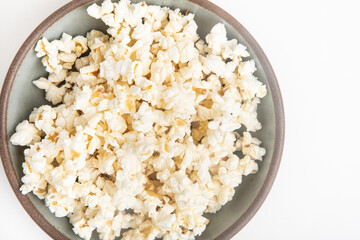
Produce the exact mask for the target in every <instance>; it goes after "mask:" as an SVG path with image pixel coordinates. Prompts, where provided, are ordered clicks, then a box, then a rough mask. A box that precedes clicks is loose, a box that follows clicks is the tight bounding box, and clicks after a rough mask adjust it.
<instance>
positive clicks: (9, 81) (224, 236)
mask: <svg viewBox="0 0 360 240" xmlns="http://www.w3.org/2000/svg"><path fill="white" fill-rule="evenodd" d="M92 1H93V0H77V1H71V2H69V3H68V4H66V5H64V6H63V7H61V8H59V9H58V10H57V11H55V12H54V13H53V14H51V15H50V16H49V17H47V18H46V19H45V20H44V21H43V22H42V23H40V25H39V26H38V27H37V28H36V29H35V30H34V31H33V32H32V33H31V34H30V35H29V37H28V38H27V39H26V40H25V42H24V43H23V44H22V46H21V47H20V49H19V50H18V52H17V53H16V55H15V57H14V59H13V61H12V63H11V65H10V67H9V70H8V72H7V74H6V76H5V79H4V83H3V86H2V90H1V96H0V156H1V160H2V163H3V167H4V170H5V174H6V176H7V178H8V180H9V183H10V185H11V188H12V189H13V191H14V193H15V195H16V197H17V198H18V200H19V201H20V203H21V205H22V206H23V207H24V209H25V210H26V212H27V213H28V214H29V215H30V217H31V218H32V219H33V220H34V221H35V222H36V224H38V225H39V226H40V228H41V229H42V230H43V231H45V232H46V233H47V234H48V235H49V236H50V237H51V238H53V239H56V240H69V238H67V237H66V236H65V235H63V234H62V233H61V232H60V231H58V230H57V229H56V228H55V227H54V226H53V225H51V224H50V223H49V222H48V221H47V220H46V219H45V217H44V216H43V215H42V214H41V213H40V212H39V211H38V210H37V209H36V207H35V206H34V205H33V203H32V202H31V201H30V199H29V197H28V196H26V195H23V194H22V193H21V192H20V190H19V189H20V187H21V182H20V179H18V178H17V176H16V172H15V168H14V165H13V163H12V161H11V157H10V152H9V147H8V136H7V107H8V103H9V96H10V92H11V88H12V85H13V82H14V80H15V77H16V74H17V72H18V70H19V68H20V66H21V64H22V62H23V60H24V58H25V56H26V55H27V53H28V52H29V51H30V49H31V48H32V46H34V44H35V43H36V41H37V40H38V39H39V38H40V37H41V36H42V34H43V33H44V32H45V31H46V30H47V29H48V28H49V27H50V26H51V25H53V24H54V23H55V22H56V21H57V20H59V19H60V18H61V17H63V16H64V15H66V14H67V13H69V12H71V11H72V10H74V9H76V8H78V7H81V6H83V5H85V4H88V3H90V2H92ZM189 1H190V2H193V3H195V4H197V5H199V6H201V7H203V8H205V9H207V10H209V11H211V12H213V13H215V14H216V15H218V16H219V17H221V18H222V19H224V20H225V21H226V22H228V23H229V24H230V25H231V26H232V27H234V28H235V29H236V30H237V31H238V32H239V33H240V34H241V35H242V37H243V38H244V39H245V41H247V43H248V44H249V45H250V46H251V48H252V50H253V51H254V53H255V55H256V56H257V57H258V59H259V61H260V63H261V65H262V67H263V69H264V72H265V75H266V77H267V80H268V84H269V88H270V91H271V94H272V99H273V103H274V111H275V144H274V152H273V156H272V159H271V164H270V168H269V171H268V174H267V176H266V178H265V181H264V184H263V186H262V187H261V189H260V191H259V193H258V194H257V196H256V197H255V200H254V201H253V202H252V203H251V205H250V206H249V208H248V209H247V210H246V211H245V212H244V214H242V215H241V216H240V218H239V219H238V220H236V222H235V223H234V224H232V225H231V226H230V227H229V228H228V229H227V230H225V231H224V232H223V233H221V234H220V235H219V236H218V237H217V238H216V239H215V240H229V239H230V238H232V237H233V236H234V235H235V234H236V233H237V232H239V231H240V230H241V229H242V228H243V227H244V226H245V225H246V224H247V223H248V222H249V221H250V220H251V219H252V217H253V216H254V215H255V214H256V212H257V211H258V210H259V208H260V207H261V205H262V204H263V202H264V201H265V199H266V197H267V195H268V194H269V192H270V189H271V187H272V185H273V183H274V180H275V177H276V174H277V172H278V169H279V165H280V161H281V155H282V151H283V146H284V137H285V116H284V107H283V102H282V97H281V92H280V88H279V85H278V82H277V79H276V76H275V73H274V71H273V69H272V67H271V65H270V62H269V60H268V59H267V57H266V55H265V53H264V52H263V50H262V49H261V47H260V46H259V44H258V43H257V42H256V40H255V39H254V38H253V37H252V36H251V34H250V33H249V32H248V31H247V30H246V29H245V28H244V27H243V26H242V25H241V24H240V23H239V22H238V21H237V20H236V19H235V18H233V17H232V16H231V15H230V14H229V13H227V12H225V11H224V10H223V9H221V8H220V7H218V6H216V5H215V4H213V3H211V2H209V1H208V0H189Z"/></svg>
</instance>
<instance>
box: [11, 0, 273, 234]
mask: <svg viewBox="0 0 360 240" xmlns="http://www.w3.org/2000/svg"><path fill="white" fill-rule="evenodd" d="M100 2H101V1H98V3H100ZM134 2H138V1H134ZM146 2H147V3H148V4H156V5H161V6H169V7H170V8H172V9H175V8H180V9H181V10H182V11H184V12H185V11H186V10H189V11H190V12H192V13H195V14H196V17H195V20H196V22H197V24H198V26H199V28H198V33H199V34H200V36H201V38H202V39H204V37H205V35H206V34H207V33H209V31H210V29H211V28H212V27H213V26H214V25H215V24H216V23H219V22H221V23H224V24H225V26H226V29H227V34H228V38H229V39H232V38H236V39H238V41H239V42H241V43H242V44H244V45H246V46H247V47H248V51H249V52H250V54H251V57H250V58H252V59H255V61H256V66H257V69H258V70H257V72H256V74H255V75H256V76H257V77H258V78H259V80H260V81H262V82H263V83H264V84H266V85H267V87H268V90H269V91H268V94H267V96H266V97H265V98H263V99H262V101H261V104H260V105H259V109H258V117H259V120H260V122H261V123H262V125H263V128H262V130H261V131H258V132H257V133H256V134H255V136H256V137H258V138H259V139H260V140H261V141H262V146H263V147H265V148H266V150H267V153H266V156H265V158H264V160H263V161H262V162H259V172H258V173H257V174H255V175H250V176H247V177H244V178H243V183H242V184H241V185H240V186H239V187H237V188H236V193H235V196H234V198H233V200H232V201H230V202H229V203H227V204H226V205H225V206H224V207H223V208H222V209H221V210H220V211H219V212H217V213H216V214H206V217H208V218H209V219H210V223H209V225H208V226H207V228H206V230H205V232H204V233H203V234H202V236H200V237H198V238H197V239H215V238H216V237H217V236H219V235H220V234H221V233H222V232H224V231H225V230H227V229H228V228H229V227H230V226H231V225H232V224H234V223H235V221H236V220H237V219H239V218H240V217H241V216H242V215H243V213H244V212H245V211H246V210H247V209H248V208H249V206H250V204H251V203H252V202H253V201H254V199H255V197H256V196H257V194H258V193H259V191H260V189H261V187H262V186H263V184H264V181H265V178H266V175H267V173H268V171H269V167H270V164H271V160H272V156H273V150H274V144H275V113H274V102H273V98H272V93H271V89H270V87H269V85H268V80H267V77H266V75H265V72H264V69H263V66H262V65H261V63H260V61H259V59H258V58H257V56H256V55H255V54H254V51H253V49H252V48H251V46H250V45H249V43H248V42H246V41H245V40H244V38H243V37H242V35H241V34H240V33H239V32H237V31H236V30H235V29H234V28H233V27H232V26H231V25H230V24H229V23H228V22H226V21H225V20H223V19H222V18H221V17H219V16H218V15H216V14H215V13H213V12H211V11H209V10H207V9H205V8H203V7H201V6H199V5H197V4H195V3H193V2H190V1H187V0H181V1H179V0H178V1H173V0H149V1H146ZM89 5H90V4H87V5H84V6H82V7H79V8H77V9H75V10H73V11H71V12H70V13H68V14H66V15H65V16H63V17H62V18H61V19H60V20H58V21H57V22H56V23H54V24H53V25H52V26H51V27H50V28H48V29H47V30H46V31H45V32H44V33H43V36H46V37H47V38H48V39H49V40H52V39H57V38H59V37H60V36H61V34H62V33H63V32H66V33H68V34H71V35H73V36H75V35H85V34H86V33H87V32H88V31H90V30H92V29H98V30H101V31H103V32H106V26H105V25H104V24H103V23H102V21H100V20H95V19H93V18H91V17H90V16H88V15H87V13H86V8H87V7H88V6H89ZM42 76H43V77H46V76H47V73H46V72H45V70H44V67H43V66H42V64H41V62H40V59H38V58H37V57H36V56H35V51H34V47H32V49H31V50H30V51H29V52H28V53H27V55H26V57H25V59H24V61H23V63H22V64H21V66H20V69H19V71H18V73H17V75H16V78H15V81H14V84H13V86H12V89H11V93H10V99H9V105H8V115H7V136H8V139H9V138H10V136H11V135H12V134H13V133H14V131H15V127H16V125H17V124H18V123H19V122H21V121H22V120H24V119H27V118H28V116H29V114H30V113H31V111H32V109H33V108H34V107H39V106H40V105H43V104H49V103H48V102H47V101H46V100H45V98H44V93H43V91H42V90H39V89H37V88H36V87H35V86H34V85H33V84H32V81H33V80H35V79H37V78H39V77H42ZM240 131H242V129H240ZM9 150H10V155H11V160H12V162H13V164H14V166H15V170H16V174H17V177H18V178H21V177H22V176H23V173H22V167H21V164H22V162H23V161H24V156H23V150H24V148H22V147H15V146H13V145H11V144H10V143H9ZM28 195H29V198H30V200H31V202H32V203H33V205H34V206H35V207H36V208H37V209H38V211H39V212H40V213H41V214H42V215H43V216H44V217H45V218H46V219H47V220H48V221H49V222H50V223H51V224H52V225H53V226H54V227H55V228H56V229H58V230H59V231H60V232H61V233H62V234H64V235H65V236H67V237H68V238H70V239H80V238H79V237H77V236H76V235H75V234H74V233H73V231H72V229H71V224H70V223H69V222H68V218H56V217H55V216H54V214H52V213H50V211H49V210H48V208H47V207H46V206H45V204H44V202H43V201H41V200H39V199H38V198H37V197H35V196H34V195H33V194H28ZM92 239H93V240H94V239H98V236H97V234H93V237H92Z"/></svg>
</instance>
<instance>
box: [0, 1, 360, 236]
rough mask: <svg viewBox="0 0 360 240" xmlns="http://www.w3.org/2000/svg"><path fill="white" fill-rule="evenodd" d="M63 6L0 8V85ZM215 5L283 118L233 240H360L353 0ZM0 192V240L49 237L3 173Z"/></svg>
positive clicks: (359, 59)
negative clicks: (238, 26)
mask: <svg viewBox="0 0 360 240" xmlns="http://www.w3.org/2000/svg"><path fill="white" fill-rule="evenodd" d="M66 2H68V1H64V0H63V1H48V0H31V1H29V0H17V1H4V2H2V9H3V11H2V14H1V15H0V26H1V38H0V52H1V60H0V61H1V64H0V79H1V80H0V81H3V78H4V77H5V74H6V71H7V68H8V67H9V65H10V62H11V60H12V58H13V57H14V55H15V53H16V51H17V49H18V48H19V47H20V45H21V44H22V42H23V41H24V40H25V38H26V37H27V36H28V35H29V34H30V32H31V31H32V30H33V29H34V28H35V27H36V26H37V25H38V24H39V23H40V22H41V21H42V20H43V19H44V18H45V17H46V16H48V15H49V14H50V13H52V12H53V11H54V10H55V9H57V8H58V7H60V6H61V5H63V4H65V3H66ZM214 2H215V3H216V4H218V5H219V6H221V7H223V8H224V9H225V10H227V11H228V12H229V13H230V14H232V15H233V16H234V17H235V18H237V19H238V20H239V21H240V22H241V23H242V24H243V25H244V26H245V27H246V28H247V29H248V30H249V31H250V32H251V34H252V35H253V36H254V37H255V38H256V39H257V41H258V42H259V43H260V45H261V46H262V48H263V49H264V51H265V53H266V54H267V56H268V58H269V60H270V62H271V63H272V65H273V67H274V70H275V72H276V74H277V77H278V80H279V84H280V87H281V91H282V94H283V99H284V103H285V113H286V143H285V150H284V154H283V160H282V164H281V167H280V171H279V174H278V177H277V179H276V181H275V184H274V187H273V189H272V191H271V193H270V195H269V197H268V198H267V200H266V201H265V204H264V205H263V207H262V208H261V209H260V210H259V212H258V214H257V215H256V216H255V217H254V218H253V220H252V221H251V222H250V223H249V224H248V225H247V226H246V227H245V228H244V229H243V230H242V231H241V232H240V233H239V234H237V236H236V237H234V240H240V239H245V240H248V239H251V240H257V239H259V240H260V239H276V240H288V239H292V240H302V239H310V240H318V239H320V240H321V239H327V240H337V239H347V240H352V239H354V240H355V239H360V231H359V230H358V228H359V226H360V207H359V203H360V191H359V183H360V174H359V169H360V157H359V153H358V152H359V151H358V149H359V147H358V143H359V140H358V139H359V134H360V131H359V130H360V128H359V123H360V115H359V107H358V106H357V103H358V102H359V90H360V79H359V69H360V31H359V25H358V24H359V22H360V15H359V14H358V10H359V7H360V4H359V1H356V0H352V1H351V0H344V1H335V0H317V1H313V0H303V1H288V0H272V1H269V0H251V1H244V0H236V1H235V0H214ZM0 192H1V195H0V211H1V214H0V226H1V227H0V230H1V231H0V239H9V240H12V239H27V240H32V239H36V240H42V239H49V237H48V236H47V235H46V234H45V233H44V232H43V231H42V230H41V229H40V228H39V227H38V226H37V225H36V224H35V223H34V222H33V221H32V220H31V219H30V217H29V216H28V215H27V214H26V212H25V211H24V210H23V209H22V207H21V205H20V203H19V202H18V201H17V199H16V198H15V195H14V194H13V192H12V190H11V188H10V186H9V184H8V182H7V179H6V177H5V173H4V171H3V169H2V167H1V169H0Z"/></svg>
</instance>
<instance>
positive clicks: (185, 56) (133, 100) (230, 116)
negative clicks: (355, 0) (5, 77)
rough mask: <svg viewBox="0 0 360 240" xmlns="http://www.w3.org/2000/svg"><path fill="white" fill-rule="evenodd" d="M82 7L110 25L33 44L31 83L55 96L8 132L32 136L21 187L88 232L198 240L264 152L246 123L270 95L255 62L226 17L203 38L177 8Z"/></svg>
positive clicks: (26, 140)
mask: <svg viewBox="0 0 360 240" xmlns="http://www.w3.org/2000/svg"><path fill="white" fill-rule="evenodd" d="M87 11H88V14H89V15H90V16H92V17H94V18H96V19H101V21H103V22H104V23H105V24H106V25H107V26H108V27H109V28H108V29H107V34H105V33H102V32H100V31H97V30H92V31H90V32H89V33H87V35H86V37H83V36H76V37H72V36H70V35H69V34H66V33H63V34H62V36H61V38H60V40H53V41H48V40H47V39H46V38H45V37H43V38H42V39H40V40H39V41H38V43H37V44H36V46H35V51H36V52H37V56H38V57H39V58H42V60H41V61H42V63H43V65H44V67H45V69H46V71H47V72H49V76H48V77H47V78H45V77H41V78H39V79H37V80H35V81H34V82H33V83H34V85H35V86H36V87H38V88H39V89H43V90H44V91H45V92H46V100H48V101H49V102H51V103H52V104H53V105H52V106H50V105H43V106H40V107H39V108H34V110H33V111H32V113H31V114H30V116H29V120H24V121H23V122H21V123H20V124H19V125H18V126H17V127H16V132H15V133H14V134H13V135H12V137H11V138H10V141H11V142H12V143H13V144H14V145H21V146H28V148H27V149H25V151H24V155H25V161H24V162H23V172H24V176H23V177H22V179H21V181H22V182H23V185H22V186H21V188H20V190H21V192H22V193H23V194H27V193H29V192H33V193H34V194H35V195H36V196H37V197H39V198H40V199H45V204H46V206H47V207H49V209H50V211H51V212H53V213H54V214H55V216H56V217H64V216H67V217H69V219H70V222H71V224H72V225H73V231H74V232H75V233H76V234H77V235H79V237H81V238H83V239H90V238H91V236H92V233H93V231H94V230H96V232H98V234H99V238H100V239H106V240H109V239H111V240H113V239H115V238H117V237H120V235H121V234H122V238H121V239H122V240H130V239H147V240H151V239H156V238H162V239H165V240H170V239H183V240H185V239H195V237H196V236H199V235H201V233H202V232H203V231H204V230H205V228H206V225H207V224H208V223H209V220H208V219H207V218H205V217H203V214H204V213H207V212H210V213H215V212H216V211H218V210H219V209H221V207H222V206H223V205H224V204H226V203H227V202H228V201H230V200H231V199H232V198H233V196H234V193H235V189H234V188H235V187H237V186H238V185H239V184H240V183H241V182H242V176H244V175H245V176H246V175H248V174H253V173H256V172H257V170H258V165H257V162H256V161H258V160H260V161H261V160H262V158H263V156H264V155H265V153H266V151H265V149H264V148H262V147H260V145H261V141H260V140H259V139H257V138H255V137H253V136H252V133H250V132H255V131H257V130H259V129H260V128H261V123H260V122H259V121H258V119H257V106H258V104H259V103H260V98H262V97H264V96H265V95H266V86H265V85H263V84H262V83H261V82H260V81H258V79H257V78H256V77H255V76H254V72H255V71H256V64H255V61H254V60H246V61H244V60H243V58H245V57H248V56H250V54H249V53H248V52H247V51H246V47H245V46H244V45H242V44H240V43H238V41H237V40H235V39H232V40H228V39H227V36H226V29H225V26H224V25H223V24H220V23H219V24H216V25H215V26H214V27H213V28H212V30H211V31H210V33H209V34H208V35H207V36H206V37H205V40H206V41H204V40H201V39H199V35H198V34H197V32H196V31H197V28H198V26H197V24H196V22H195V21H194V17H195V15H194V14H191V13H189V14H186V15H183V14H182V13H181V12H180V10H179V9H175V10H171V9H169V8H167V7H160V6H151V5H150V6H148V5H147V4H146V3H145V2H140V3H137V4H132V3H131V2H130V1H128V0H120V1H119V2H114V3H113V2H111V1H110V0H105V1H104V2H103V3H102V4H101V6H98V5H96V4H93V5H91V6H90V7H88V9H87ZM87 52H89V53H88V54H86V56H84V54H85V53H87ZM54 105H56V106H54ZM237 129H241V133H237V132H235V130H237ZM235 151H241V152H242V154H243V157H242V158H239V157H238V156H237V155H235V154H234V152H235Z"/></svg>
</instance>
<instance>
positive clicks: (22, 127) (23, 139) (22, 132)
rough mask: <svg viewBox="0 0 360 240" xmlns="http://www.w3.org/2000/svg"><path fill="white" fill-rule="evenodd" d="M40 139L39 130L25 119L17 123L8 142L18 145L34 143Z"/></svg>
mask: <svg viewBox="0 0 360 240" xmlns="http://www.w3.org/2000/svg"><path fill="white" fill-rule="evenodd" d="M40 140H41V137H40V132H39V130H38V129H36V128H35V126H34V125H33V124H31V123H29V122H28V121H27V120H24V121H22V122H21V123H19V124H18V125H17V127H16V133H14V134H13V135H12V136H11V138H10V142H11V143H12V144H14V145H20V146H27V145H30V144H34V143H35V142H39V141H40Z"/></svg>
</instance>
